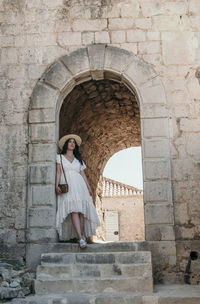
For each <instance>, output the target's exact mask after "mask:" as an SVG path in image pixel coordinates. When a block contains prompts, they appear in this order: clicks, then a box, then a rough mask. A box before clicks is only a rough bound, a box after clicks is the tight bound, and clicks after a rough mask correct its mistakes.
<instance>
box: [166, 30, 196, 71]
mask: <svg viewBox="0 0 200 304" xmlns="http://www.w3.org/2000/svg"><path fill="white" fill-rule="evenodd" d="M161 39H162V46H163V60H164V63H165V64H166V65H169V64H192V63H194V62H195V56H196V55H195V52H196V49H197V48H198V45H199V43H198V39H197V37H196V35H195V33H192V32H189V31H187V32H178V31H177V32H164V33H162V35H161Z"/></svg>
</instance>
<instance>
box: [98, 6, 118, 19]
mask: <svg viewBox="0 0 200 304" xmlns="http://www.w3.org/2000/svg"><path fill="white" fill-rule="evenodd" d="M101 12H102V18H119V17H120V15H121V11H120V6H117V5H114V6H108V5H106V6H101Z"/></svg>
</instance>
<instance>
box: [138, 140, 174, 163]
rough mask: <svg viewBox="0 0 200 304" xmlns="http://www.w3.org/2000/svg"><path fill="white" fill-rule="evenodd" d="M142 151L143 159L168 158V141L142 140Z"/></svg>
mask: <svg viewBox="0 0 200 304" xmlns="http://www.w3.org/2000/svg"><path fill="white" fill-rule="evenodd" d="M143 150H144V152H143V153H144V157H145V158H157V157H164V158H165V157H166V158H169V156H170V147H169V141H168V140H167V139H162V140H144V141H143Z"/></svg>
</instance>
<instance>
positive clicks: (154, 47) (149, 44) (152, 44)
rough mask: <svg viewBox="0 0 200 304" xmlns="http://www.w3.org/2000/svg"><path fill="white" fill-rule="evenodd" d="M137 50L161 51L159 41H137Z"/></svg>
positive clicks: (154, 52)
mask: <svg viewBox="0 0 200 304" xmlns="http://www.w3.org/2000/svg"><path fill="white" fill-rule="evenodd" d="M138 51H139V53H140V54H156V53H161V48H160V42H159V41H145V42H139V44H138Z"/></svg>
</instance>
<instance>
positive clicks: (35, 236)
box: [27, 228, 56, 243]
mask: <svg viewBox="0 0 200 304" xmlns="http://www.w3.org/2000/svg"><path fill="white" fill-rule="evenodd" d="M27 240H28V241H29V242H37V243H45V242H47V243H48V242H55V240H56V230H55V229H39V228H31V229H29V230H28V231H27Z"/></svg>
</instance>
